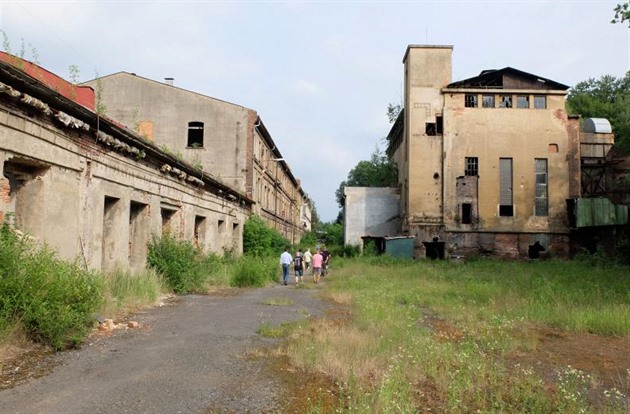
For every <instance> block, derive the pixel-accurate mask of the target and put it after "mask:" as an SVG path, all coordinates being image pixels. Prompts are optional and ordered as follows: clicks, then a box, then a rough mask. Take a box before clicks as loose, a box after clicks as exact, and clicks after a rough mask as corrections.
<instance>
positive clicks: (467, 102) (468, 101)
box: [464, 93, 477, 108]
mask: <svg viewBox="0 0 630 414" xmlns="http://www.w3.org/2000/svg"><path fill="white" fill-rule="evenodd" d="M464 106H465V107H466V108H476V107H477V94H473V93H467V94H466V96H465V97H464Z"/></svg>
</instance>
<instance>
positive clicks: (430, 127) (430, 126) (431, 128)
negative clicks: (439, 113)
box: [425, 122, 437, 136]
mask: <svg viewBox="0 0 630 414" xmlns="http://www.w3.org/2000/svg"><path fill="white" fill-rule="evenodd" d="M425 132H426V134H427V135H430V136H433V135H436V134H437V128H436V126H435V122H427V123H426V127H425Z"/></svg>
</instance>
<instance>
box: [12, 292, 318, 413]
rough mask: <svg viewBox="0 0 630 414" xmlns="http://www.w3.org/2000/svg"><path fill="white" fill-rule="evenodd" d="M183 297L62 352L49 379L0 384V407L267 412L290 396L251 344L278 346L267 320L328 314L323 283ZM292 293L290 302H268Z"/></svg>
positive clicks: (67, 410)
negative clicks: (265, 332) (267, 334)
mask: <svg viewBox="0 0 630 414" xmlns="http://www.w3.org/2000/svg"><path fill="white" fill-rule="evenodd" d="M234 292H235V293H234V294H227V295H226V294H223V295H210V296H184V297H181V298H178V299H177V301H176V303H174V304H172V305H170V306H166V307H162V308H155V309H151V310H149V311H146V312H144V313H142V314H140V315H137V316H136V317H134V320H137V321H138V322H139V323H140V328H139V329H129V330H120V331H114V333H112V334H111V335H110V336H107V337H103V336H101V337H99V336H95V337H93V338H92V339H91V340H88V341H87V342H86V343H85V344H84V345H83V346H82V348H81V349H78V350H74V351H68V352H63V353H60V354H57V355H55V356H54V357H53V358H55V359H57V360H58V361H57V362H59V364H58V365H57V366H56V367H55V368H54V369H53V371H52V372H51V373H50V374H48V375H45V376H44V377H41V378H37V379H30V380H29V381H28V382H26V383H25V384H22V385H18V386H17V387H14V388H11V389H7V390H4V391H0V413H3V414H4V413H7V414H8V413H11V414H19V413H25V414H27V413H28V414H32V413H51V414H58V413H63V414H73V413H76V414H83V413H94V414H96V413H152V414H159V413H164V414H173V413H247V412H251V413H260V412H270V411H274V410H276V409H278V407H280V406H281V403H282V402H283V401H282V400H283V398H286V393H285V391H287V390H285V389H283V384H282V383H281V381H280V379H279V378H278V377H277V376H276V375H274V374H273V373H272V370H271V369H269V366H268V365H269V363H268V361H266V360H265V359H262V358H257V359H253V358H247V356H246V354H247V352H248V351H251V350H253V349H257V348H261V347H267V346H272V345H273V344H274V343H275V340H272V339H268V338H264V337H261V336H259V335H257V334H256V330H257V329H258V328H259V327H260V325H261V324H262V323H265V322H267V323H269V324H270V325H273V326H275V325H278V324H280V323H281V322H283V321H290V320H297V319H301V318H305V317H306V316H308V315H313V316H317V315H321V314H323V313H324V312H325V311H326V309H327V306H328V305H327V303H326V302H324V301H323V300H321V299H319V298H317V293H318V292H319V290H318V289H296V288H294V287H293V286H288V287H287V286H280V285H275V286H272V287H267V288H263V289H247V290H237V291H234ZM278 298H286V299H289V300H290V301H292V302H293V304H292V305H283V306H269V305H265V304H264V301H265V300H266V299H278Z"/></svg>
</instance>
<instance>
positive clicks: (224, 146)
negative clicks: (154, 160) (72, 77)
mask: <svg viewBox="0 0 630 414" xmlns="http://www.w3.org/2000/svg"><path fill="white" fill-rule="evenodd" d="M85 84H86V85H89V86H92V87H93V88H94V89H95V90H96V91H97V94H98V95H99V96H98V99H100V101H101V102H102V103H103V104H104V105H105V107H106V115H107V116H108V117H111V118H113V119H115V120H117V121H119V122H121V123H123V124H124V125H126V126H127V127H128V128H129V129H131V130H133V131H138V132H139V133H143V132H144V133H145V134H146V138H147V139H149V140H152V141H154V142H155V143H156V144H157V145H158V146H165V147H167V148H168V149H169V150H170V151H172V152H173V153H175V154H179V155H181V156H182V157H183V159H184V160H186V161H188V162H190V163H191V164H193V165H194V164H199V165H201V166H203V169H204V171H207V172H210V173H211V174H213V175H215V176H216V177H218V178H219V179H221V181H223V182H225V183H226V184H228V185H230V186H231V187H233V188H236V189H238V190H239V191H242V192H244V191H245V175H244V171H245V170H246V168H247V152H246V148H247V145H246V140H247V134H248V124H249V109H247V108H245V107H243V106H239V105H235V104H231V103H229V102H225V101H221V100H219V99H214V98H211V97H208V96H204V95H201V94H196V93H194V92H190V91H187V90H184V89H180V88H177V87H175V86H172V85H168V84H166V83H161V82H156V81H153V80H150V79H146V78H143V77H141V76H136V75H133V74H130V73H125V72H120V73H116V74H113V75H109V76H104V77H102V78H99V79H98V80H94V81H90V82H86V83H85ZM189 122H203V126H204V130H203V131H204V133H203V145H202V146H194V147H191V146H188V126H189V125H188V124H189Z"/></svg>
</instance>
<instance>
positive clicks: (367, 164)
mask: <svg viewBox="0 0 630 414" xmlns="http://www.w3.org/2000/svg"><path fill="white" fill-rule="evenodd" d="M396 172H397V171H396V166H395V165H394V163H393V162H392V161H391V160H390V159H389V158H388V157H387V155H386V154H385V153H384V152H383V151H381V150H380V149H379V148H378V147H377V148H376V149H375V150H374V152H373V153H372V156H371V157H370V159H369V160H367V161H366V160H363V161H359V163H358V164H357V165H356V166H355V167H354V168H353V169H352V170H350V172H349V173H348V178H347V179H346V180H345V181H342V182H341V184H339V188H338V189H337V191H335V196H336V198H337V204H339V207H340V208H343V190H344V188H345V187H392V186H396V185H397V176H396Z"/></svg>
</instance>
